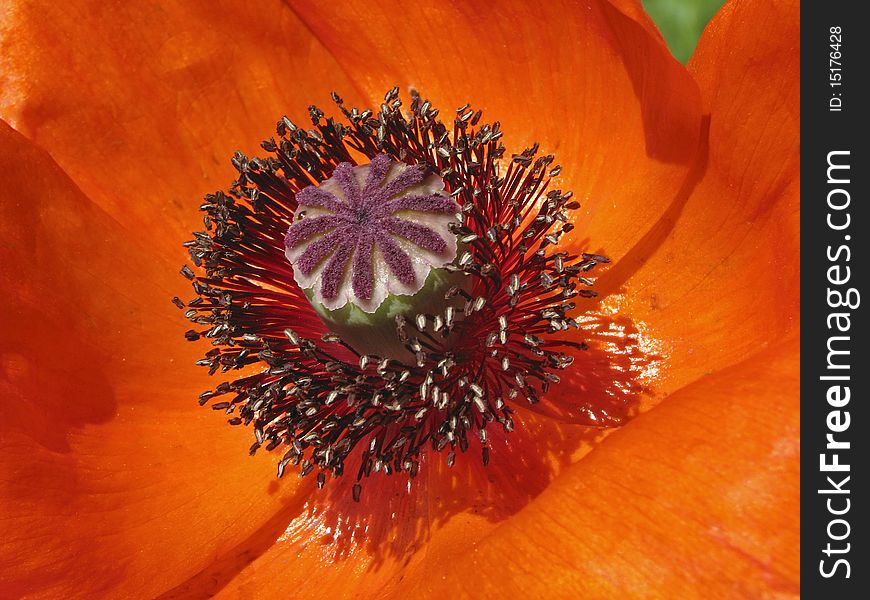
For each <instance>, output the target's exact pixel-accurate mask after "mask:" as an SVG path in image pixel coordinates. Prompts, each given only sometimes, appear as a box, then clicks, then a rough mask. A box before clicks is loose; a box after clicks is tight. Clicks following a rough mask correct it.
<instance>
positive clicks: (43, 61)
mask: <svg viewBox="0 0 870 600" xmlns="http://www.w3.org/2000/svg"><path fill="white" fill-rule="evenodd" d="M6 5H7V6H8V8H6V9H5V10H4V11H3V14H2V15H0V19H2V20H3V21H4V22H3V23H2V25H0V28H2V30H3V31H9V32H15V35H9V36H5V37H4V39H3V45H2V53H3V68H2V71H0V89H3V94H2V95H0V118H3V119H4V120H6V121H7V122H9V123H10V124H11V125H12V126H13V127H15V128H16V129H17V130H18V131H20V132H21V133H22V134H24V135H25V136H26V137H27V138H28V139H30V140H32V141H34V142H35V143H36V144H38V145H39V146H41V147H42V148H44V149H45V150H47V151H48V152H49V153H50V154H51V155H52V157H53V158H54V159H55V160H56V161H57V162H58V164H60V166H61V167H62V168H63V169H64V171H66V172H67V174H68V175H69V176H70V177H71V178H72V179H73V181H75V182H76V184H77V185H78V186H79V187H80V188H81V189H82V191H83V192H84V193H85V194H86V195H87V196H88V197H89V198H91V199H92V200H93V201H94V202H96V203H97V204H99V205H100V206H101V207H103V209H104V210H106V211H107V212H108V213H109V214H110V215H111V216H112V217H114V218H115V219H117V220H118V221H119V222H121V223H122V224H123V225H124V226H125V227H127V228H129V229H131V230H134V231H136V232H137V233H139V232H142V231H143V230H144V231H147V232H148V236H149V238H150V239H152V240H153V241H154V243H155V244H158V245H159V247H158V248H157V249H156V250H159V251H161V252H164V253H165V254H166V255H169V253H171V252H172V250H173V249H174V247H175V246H176V245H177V244H178V243H179V242H180V241H183V240H184V239H187V236H188V235H189V232H190V231H191V229H192V228H194V227H196V226H197V221H198V216H197V214H196V208H195V207H196V206H197V202H198V200H199V199H201V198H202V197H203V195H204V194H205V193H207V192H212V191H214V190H218V189H226V188H227V186H228V185H229V184H230V183H231V182H232V180H233V179H234V178H235V177H236V176H237V173H236V172H235V171H234V170H233V168H232V166H231V165H230V158H231V157H232V153H233V151H235V150H236V149H240V150H242V151H244V152H246V153H249V154H256V153H258V152H259V153H262V150H261V149H260V148H259V147H258V145H259V143H260V141H261V140H263V139H266V138H268V137H269V136H270V135H274V131H275V129H274V124H275V122H276V121H277V120H278V119H280V118H281V116H282V115H284V114H286V115H289V117H290V118H291V119H293V120H294V121H295V122H296V123H298V124H300V125H301V126H305V124H307V123H309V122H310V121H309V118H308V114H307V112H306V111H307V108H308V106H309V105H310V104H311V103H312V102H317V103H323V104H326V103H331V100H330V98H329V92H330V91H331V90H333V89H337V90H341V91H342V93H344V94H347V96H348V98H349V99H353V100H357V101H358V100H359V94H357V93H356V91H355V87H354V84H353V83H352V82H351V81H350V80H349V79H348V78H347V77H346V76H345V74H344V73H343V71H342V69H341V67H340V66H339V65H337V64H336V63H335V60H334V59H333V58H332V57H331V56H330V55H329V53H328V52H327V51H326V50H325V49H324V48H323V47H322V46H321V45H320V44H319V43H318V42H317V40H316V39H315V38H314V37H313V36H312V35H311V34H310V32H309V31H308V30H307V28H306V27H305V25H304V24H303V23H302V22H301V21H300V20H299V19H298V18H297V17H296V16H295V15H294V14H293V13H292V12H291V11H290V10H289V9H288V8H287V7H286V6H285V5H284V4H283V3H282V2H281V1H280V0H267V1H265V2H258V3H257V4H256V5H255V6H252V5H251V4H250V3H247V2H236V1H228V2H220V3H215V2H210V1H208V0H194V1H190V2H180V3H179V2H172V3H158V4H154V3H122V4H120V5H107V4H105V3H103V2H99V1H96V2H94V1H89V0H73V1H71V2H64V3H62V4H58V3H56V2H42V1H38V2H17V1H16V2H9V3H6Z"/></svg>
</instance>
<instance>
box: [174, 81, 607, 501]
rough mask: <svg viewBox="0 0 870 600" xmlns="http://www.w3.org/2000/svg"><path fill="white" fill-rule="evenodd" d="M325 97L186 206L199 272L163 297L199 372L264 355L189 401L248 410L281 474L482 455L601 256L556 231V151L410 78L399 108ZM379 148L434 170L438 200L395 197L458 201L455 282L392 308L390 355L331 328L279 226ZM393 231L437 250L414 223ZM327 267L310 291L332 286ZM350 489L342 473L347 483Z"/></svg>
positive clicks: (543, 369)
mask: <svg viewBox="0 0 870 600" xmlns="http://www.w3.org/2000/svg"><path fill="white" fill-rule="evenodd" d="M334 99H335V101H336V103H337V105H338V107H339V108H340V110H341V112H342V113H343V115H344V117H345V119H346V122H340V121H338V120H335V119H333V118H331V117H330V118H327V117H325V115H324V113H323V112H322V111H320V110H319V109H317V108H316V107H310V109H309V111H310V115H311V119H312V123H313V128H312V129H310V130H308V131H306V130H304V129H302V128H299V127H297V126H296V125H295V124H293V123H292V122H290V121H289V120H288V119H287V118H284V119H282V120H281V121H279V122H278V126H277V138H272V139H269V140H267V141H265V142H263V143H262V148H263V149H264V150H265V151H266V152H267V153H268V154H269V156H268V157H267V158H250V159H249V158H247V157H245V156H243V155H242V154H240V153H237V154H236V155H235V157H234V158H233V164H234V165H235V167H236V169H237V170H238V172H239V177H238V179H237V180H236V181H235V182H234V183H233V185H232V186H231V188H230V189H229V191H228V192H226V193H224V192H217V193H215V194H210V195H208V196H206V199H205V202H204V203H203V204H202V206H201V210H203V211H204V212H205V216H204V222H205V231H203V232H198V233H195V234H194V239H193V240H192V241H190V242H188V243H187V244H186V245H187V247H188V249H189V252H190V256H191V258H192V261H193V263H194V265H195V266H196V267H198V268H200V269H201V270H202V273H201V274H199V275H197V274H195V273H194V271H193V270H192V269H191V268H189V267H187V266H185V267H184V268H183V269H182V274H184V275H185V276H186V277H187V278H188V279H191V280H192V283H193V287H194V290H195V292H196V295H197V297H196V298H195V299H193V300H191V301H190V302H187V303H184V302H182V301H181V300H179V299H177V298H176V299H174V301H175V303H176V304H177V305H178V306H179V307H180V308H183V309H185V310H186V313H185V314H186V316H187V317H188V318H189V319H190V320H191V321H192V322H193V323H194V324H195V325H196V327H195V328H194V329H191V330H190V331H188V332H187V334H186V337H187V338H188V339H190V340H196V339H199V338H201V337H204V338H206V339H208V340H209V341H210V342H211V344H212V346H213V348H212V349H211V350H210V351H208V352H207V353H206V355H205V357H204V358H203V359H201V360H200V361H199V364H201V365H202V366H205V367H206V368H208V370H209V372H210V373H211V374H214V373H217V372H219V371H220V372H222V373H224V372H228V371H231V370H234V369H243V368H246V367H251V366H252V365H262V368H261V369H259V370H257V371H256V372H252V373H250V374H246V375H244V376H242V377H239V378H237V379H235V380H233V381H227V382H224V383H221V384H220V385H218V386H217V387H216V388H215V389H214V390H210V391H207V392H204V393H203V394H202V395H201V396H200V402H201V403H202V404H205V403H207V402H211V406H212V408H213V409H215V410H221V411H225V412H226V413H228V414H229V415H230V418H229V422H230V423H231V424H245V425H251V426H252V427H253V430H254V435H255V437H256V440H255V441H254V443H253V445H252V446H251V449H250V451H251V453H252V454H253V453H254V452H256V451H257V449H258V448H261V447H264V448H266V449H267V450H275V449H279V448H280V449H282V450H283V452H284V455H283V458H282V459H281V461H280V463H279V466H278V475H279V476H281V475H283V473H284V471H285V469H286V467H287V466H288V465H289V464H293V465H296V466H297V467H298V468H299V469H300V470H301V473H302V475H303V476H304V475H308V474H310V473H315V472H316V477H317V482H318V485H320V486H322V485H323V484H324V483H325V481H326V478H327V476H329V475H331V476H339V475H342V473H343V472H344V471H345V468H346V467H347V466H350V465H352V466H353V467H354V469H355V471H356V472H355V473H354V476H355V477H357V480H358V481H360V480H361V479H362V478H363V477H365V476H367V475H370V474H371V473H372V472H379V471H380V472H384V473H387V474H390V473H396V472H404V473H407V474H408V475H410V477H414V476H415V475H416V474H417V473H418V471H419V469H420V461H421V457H422V456H423V455H424V454H425V453H426V452H428V451H434V452H441V451H446V454H447V457H446V460H447V462H448V464H450V465H452V464H453V462H454V460H455V457H456V452H457V450H458V451H460V452H464V451H466V450H467V449H469V447H470V446H472V445H474V446H476V447H478V448H480V453H481V456H482V460H483V462H484V463H487V462H488V461H489V447H488V435H490V434H491V428H492V427H498V428H499V429H500V430H502V431H505V432H509V431H511V430H512V429H513V428H514V420H513V418H512V414H513V410H512V408H511V406H512V405H513V406H516V404H517V403H523V404H536V403H538V402H541V401H544V402H546V401H547V400H546V393H547V391H548V388H549V387H550V386H551V385H553V384H556V383H558V382H559V380H560V377H559V374H558V373H559V371H561V370H563V369H566V368H568V367H569V366H570V365H571V363H572V361H573V356H572V353H574V352H576V351H577V350H582V349H583V348H584V347H585V345H584V344H583V342H582V341H580V340H579V334H576V333H575V334H572V335H567V334H566V333H564V332H565V330H569V329H579V326H578V324H577V322H576V321H575V320H574V319H573V318H572V317H571V313H572V311H574V310H575V308H576V302H577V299H578V298H588V297H592V296H594V295H595V293H594V292H593V291H592V290H591V289H589V286H591V285H592V281H591V280H590V279H588V278H587V276H586V275H587V273H588V272H589V271H590V270H591V269H593V268H594V267H595V266H596V265H598V264H599V263H602V262H607V259H606V258H604V257H602V256H598V255H593V254H579V255H575V254H573V253H572V252H570V251H567V250H562V249H560V248H559V244H560V240H561V238H562V236H563V235H564V234H565V233H567V232H569V231H571V229H572V228H573V224H572V223H571V221H570V219H569V212H570V211H571V210H572V209H575V208H577V206H578V204H577V202H576V201H574V200H573V199H572V195H571V193H570V192H567V193H563V192H562V191H560V190H558V189H550V185H551V181H552V178H554V177H556V176H558V175H559V172H560V167H558V166H556V165H554V164H553V163H554V157H553V156H551V155H545V156H539V155H538V148H537V146H535V147H532V148H528V149H526V150H524V151H523V152H521V153H519V154H514V155H512V156H510V157H509V158H506V157H505V147H504V146H503V145H502V142H501V137H502V130H501V128H500V126H499V124H498V123H494V124H491V125H490V124H480V120H481V113H480V111H475V110H473V109H471V108H469V107H468V106H467V105H466V106H463V107H461V108H460V109H458V110H457V113H456V117H455V119H454V120H453V123H452V127H450V128H448V127H447V126H446V125H444V124H443V123H442V122H441V121H439V120H438V119H437V116H438V111H437V110H435V109H433V108H432V106H431V105H430V103H429V102H428V101H424V100H422V99H421V98H420V97H419V96H417V95H416V94H413V95H412V102H411V105H410V113H409V114H403V112H402V110H401V107H402V103H401V101H400V100H399V99H398V90H397V89H393V90H391V91H390V92H388V93H387V95H386V96H385V98H384V102H383V104H382V105H381V107H380V111H379V112H377V113H374V112H372V111H371V110H365V111H358V110H357V109H348V108H346V107H345V106H344V104H343V102H342V100H341V99H340V98H338V97H337V96H334ZM363 157H365V158H363ZM385 157H388V158H385ZM388 161H390V164H394V165H396V164H397V165H405V166H408V167H411V168H412V169H413V170H414V171H415V172H418V173H419V174H421V176H422V174H431V175H437V177H439V178H440V180H441V181H443V186H444V197H443V199H442V200H439V199H436V198H440V196H437V197H435V198H433V197H430V198H429V199H428V200H426V199H424V196H419V197H417V198H416V199H414V200H412V201H406V202H410V203H411V204H413V203H414V202H416V203H418V204H416V205H415V206H413V207H411V208H412V209H413V208H415V207H416V208H418V209H419V208H420V207H421V206H423V204H420V203H425V202H428V203H429V204H428V205H426V206H427V207H428V208H431V209H432V210H433V211H434V212H438V211H439V210H442V211H446V210H447V209H448V204H449V205H450V206H455V207H458V209H459V210H458V213H457V214H455V215H452V223H451V224H450V226H449V229H450V231H451V234H452V235H453V236H455V241H456V244H457V251H456V252H455V254H454V256H455V258H452V260H450V261H449V262H448V263H447V264H446V265H444V267H443V268H444V269H445V270H446V271H448V272H449V273H451V275H452V276H455V277H458V278H460V280H461V283H460V284H458V285H451V286H450V287H449V289H447V290H446V292H442V297H443V300H441V298H439V306H438V309H437V310H432V311H427V312H420V313H417V314H406V315H398V316H397V317H396V318H395V320H394V323H393V325H392V327H394V330H395V336H396V339H397V342H398V344H399V345H400V347H401V348H402V349H403V352H404V356H400V357H396V356H390V355H388V353H378V352H377V348H374V349H371V348H367V349H363V350H362V351H361V350H360V348H359V347H358V346H357V347H356V348H355V347H354V346H353V345H351V344H349V343H347V341H346V340H343V339H342V337H341V336H340V335H338V334H336V333H335V332H333V331H330V330H329V329H328V328H327V326H326V325H324V322H323V320H322V319H321V318H320V317H319V316H318V313H317V312H316V311H315V310H314V308H313V307H312V305H311V302H310V301H309V298H308V297H306V294H305V291H304V290H303V289H302V288H301V287H300V285H299V284H298V283H297V280H296V279H295V277H298V273H294V266H293V265H291V263H290V262H289V261H288V260H287V258H286V257H285V243H286V247H287V248H288V252H289V249H290V248H296V247H297V246H298V247H302V246H300V245H299V243H298V242H300V241H301V240H302V239H304V238H305V237H306V236H302V235H301V234H298V233H297V234H294V228H295V227H298V225H294V223H296V224H298V223H300V221H299V219H298V215H297V209H298V207H299V205H300V204H305V205H308V206H313V205H316V203H317V202H318V201H319V202H320V203H321V206H322V205H323V203H324V202H328V200H327V199H325V196H323V195H322V194H320V192H317V191H313V190H318V189H319V187H318V186H319V185H320V184H322V183H323V182H325V181H327V180H328V179H330V178H331V177H334V176H335V173H336V170H337V169H338V170H339V173H340V171H341V169H349V168H350V165H353V164H365V163H366V162H369V163H371V165H372V167H371V168H372V169H383V168H385V167H386V166H387V164H388ZM343 163H349V164H348V165H345V166H341V167H339V165H342V164H343ZM312 186H314V187H312ZM306 190H307V191H306ZM318 198H319V200H318ZM448 199H449V203H448V202H447V200H448ZM383 202H384V198H381V199H380V200H379V203H380V204H383ZM358 207H359V206H357V208H358ZM332 208H333V209H334V210H333V211H332V212H333V213H336V212H340V211H341V210H344V209H343V208H341V207H337V206H333V207H332ZM393 208H395V207H393ZM387 212H389V211H387ZM387 212H385V213H384V218H387V216H388V215H387ZM342 214H343V213H342ZM345 216H346V215H345ZM304 222H305V220H304V219H303V220H302V221H301V223H304ZM322 223H323V222H321V224H322ZM332 225H335V226H339V227H343V226H344V225H346V224H342V223H334V222H333V223H332ZM314 229H317V226H315V227H314ZM330 230H331V229H330ZM296 231H297V232H298V229H297V230H296ZM324 231H325V230H321V231H320V233H321V234H322V233H324ZM406 235H407V236H408V237H409V239H410V241H411V242H413V243H415V244H417V245H418V246H422V245H425V244H426V243H429V244H432V245H433V246H432V250H433V251H437V250H439V249H441V250H443V248H441V247H440V246H438V244H437V242H435V241H434V240H432V239H431V238H429V239H428V241H426V240H424V239H423V237H421V236H424V235H427V234H424V233H421V232H417V233H413V232H412V233H407V234H406ZM369 241H370V240H369V239H368V238H366V239H365V240H363V241H362V242H360V239H355V242H354V243H363V244H369ZM372 241H373V242H374V243H377V241H378V240H377V239H374V240H372ZM385 243H388V242H385ZM435 246H438V247H437V248H436V247H435ZM309 248H310V246H309ZM366 248H368V246H366ZM343 256H345V257H346V256H347V253H345V255H343ZM321 259H323V257H319V258H318V260H313V259H312V260H310V261H308V262H307V263H305V262H304V261H303V264H301V265H300V264H299V261H298V260H297V262H296V269H295V270H296V271H303V270H307V271H308V272H309V274H311V273H314V272H315V265H321V266H322V265H323V264H324V263H323V262H321ZM348 260H350V259H348ZM345 262H347V261H345ZM327 263H328V260H327ZM394 275H395V276H396V277H401V276H403V268H401V267H397V268H396V270H395V271H394ZM404 276H405V277H406V278H409V275H408V273H407V271H406V270H405V271H404ZM333 284H334V285H333ZM337 285H338V284H337V283H335V281H333V283H332V284H328V285H327V289H326V290H323V289H321V290H320V295H319V296H318V298H325V299H327V300H329V299H330V298H336V297H338V295H339V294H338V293H337V287H336V286H337ZM330 286H332V287H330ZM350 286H351V287H352V291H353V296H355V297H357V298H358V299H362V300H365V299H366V296H368V297H369V298H371V295H372V288H371V286H370V285H369V283H368V282H367V281H365V278H362V279H360V280H359V281H351V283H350ZM249 370H250V369H249ZM586 410H587V411H588V414H589V422H590V424H595V425H601V424H602V423H605V424H606V423H608V421H609V416H608V414H607V413H606V411H604V409H602V411H600V412H596V409H595V407H594V405H593V404H590V405H588V407H587V408H586ZM488 432H490V434H488ZM360 489H361V488H360V485H359V483H357V484H356V485H355V486H354V488H353V490H354V497H355V498H357V499H358V497H359V493H360Z"/></svg>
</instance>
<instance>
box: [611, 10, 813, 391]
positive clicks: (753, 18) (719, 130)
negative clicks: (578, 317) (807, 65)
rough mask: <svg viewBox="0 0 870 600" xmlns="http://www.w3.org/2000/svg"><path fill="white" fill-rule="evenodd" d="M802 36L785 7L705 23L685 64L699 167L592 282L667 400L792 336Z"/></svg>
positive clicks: (731, 12)
mask: <svg viewBox="0 0 870 600" xmlns="http://www.w3.org/2000/svg"><path fill="white" fill-rule="evenodd" d="M798 30H799V28H798V10H797V3H792V2H763V1H757V2H753V1H749V2H735V3H733V4H729V5H728V6H727V7H726V9H725V10H723V11H722V13H720V14H719V15H718V16H717V17H716V18H715V19H714V20H713V22H712V23H711V24H710V26H709V27H708V29H707V31H706V32H705V34H704V36H703V37H702V39H701V42H700V44H699V47H698V50H697V52H696V54H695V57H694V59H693V61H692V63H691V70H692V72H693V73H694V74H695V76H696V78H697V79H698V81H699V82H700V84H701V87H702V93H703V96H704V99H705V103H706V105H707V107H708V109H709V110H710V112H711V116H710V122H709V148H708V152H707V153H706V158H705V159H704V158H703V157H702V161H701V162H700V164H699V165H698V167H697V168H696V171H695V173H694V178H695V179H694V181H693V180H692V179H691V178H690V180H689V182H688V183H687V186H686V189H685V190H684V192H685V193H684V194H683V195H681V196H679V197H678V198H677V199H676V200H675V201H674V202H673V204H672V205H671V206H670V207H668V209H667V210H666V211H665V212H664V213H663V214H662V215H661V216H660V220H659V222H658V223H657V224H656V226H655V227H653V228H652V229H651V230H650V231H649V232H648V233H647V234H646V236H645V237H644V238H643V239H642V240H641V241H640V243H639V244H637V246H635V247H634V248H633V249H632V250H631V251H630V252H629V253H628V254H627V255H626V256H625V257H624V258H623V259H621V260H620V261H619V262H618V263H617V264H616V265H615V267H613V268H612V269H611V270H610V271H609V272H607V273H606V274H605V275H604V276H603V277H601V278H600V279H599V283H598V287H599V291H602V292H604V293H605V294H606V293H618V296H615V297H613V298H611V299H610V300H608V301H606V304H607V305H609V306H611V307H614V306H616V307H619V308H620V309H621V310H622V311H623V313H624V314H628V315H629V316H631V317H632V318H634V319H635V320H636V322H637V323H638V326H639V327H640V328H641V329H645V330H646V331H647V333H648V334H649V335H650V336H651V337H652V338H657V339H658V340H660V341H661V346H660V348H659V354H660V355H661V356H663V357H664V359H665V360H664V361H663V362H662V372H661V374H660V377H659V380H658V381H657V383H656V387H657V389H659V391H661V392H663V393H666V392H667V391H669V390H674V389H677V388H679V387H681V386H682V385H685V384H686V383H688V382H690V381H693V380H694V379H696V378H697V377H699V376H701V375H703V374H704V373H707V372H710V371H712V370H716V369H718V368H721V367H724V366H727V365H730V364H734V363H736V362H738V361H740V360H742V359H744V358H745V357H746V356H748V355H751V354H752V353H754V352H757V351H759V350H760V349H762V348H764V347H765V346H766V345H768V344H772V343H776V342H777V341H778V340H779V339H781V338H782V337H784V336H785V335H787V334H788V332H789V331H791V330H793V329H794V328H795V327H797V324H798V308H799V298H800V296H799V274H800V270H799V259H800V248H799V244H798V239H799V222H798V221H799V219H798V218H799V202H798V191H799V179H800V173H799V164H800V163H799V112H800V101H799V100H800V95H799V89H798V82H799V73H798V69H799V54H798V43H799V39H798ZM759 31H765V34H764V35H759V34H758V32H759Z"/></svg>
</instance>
